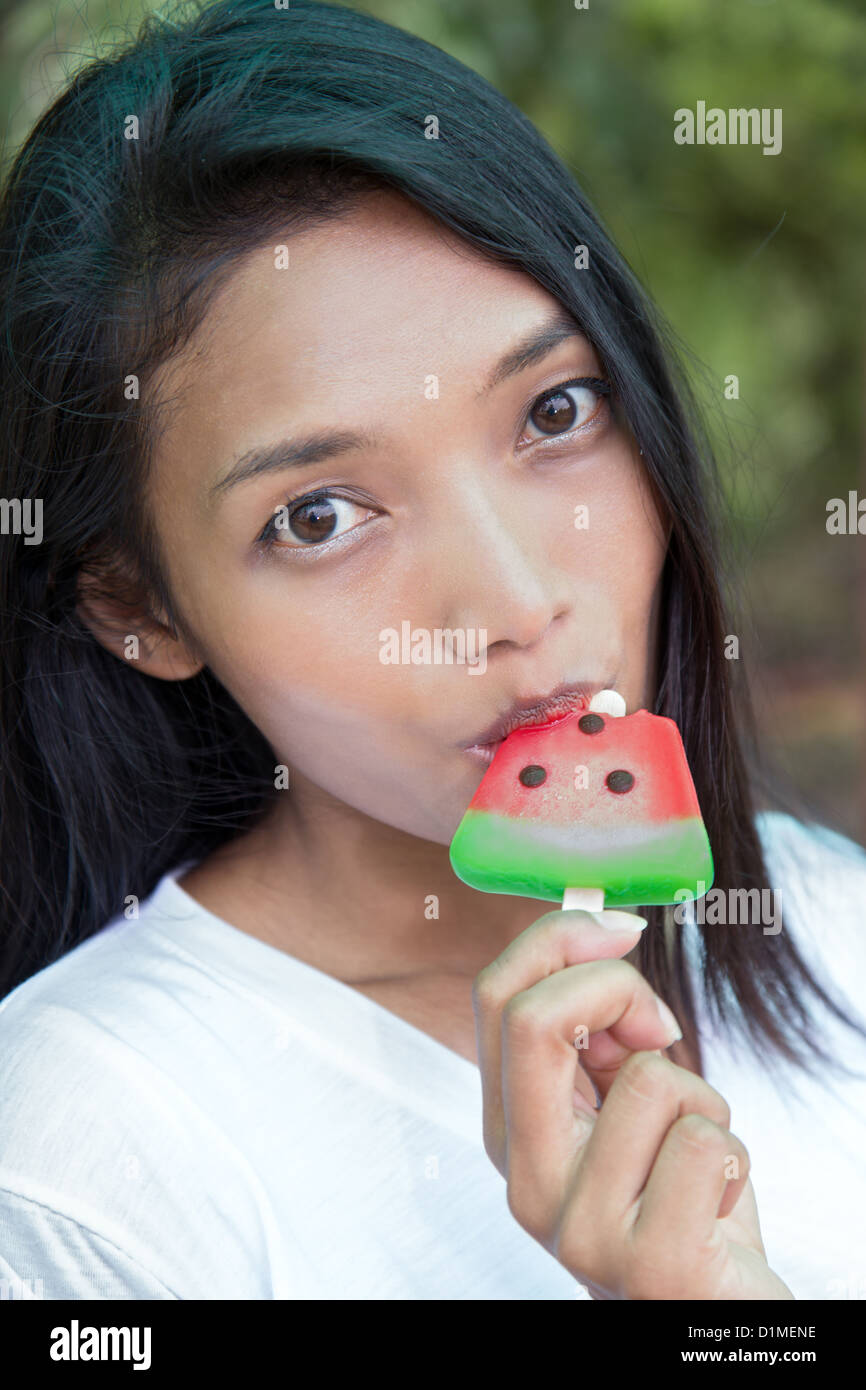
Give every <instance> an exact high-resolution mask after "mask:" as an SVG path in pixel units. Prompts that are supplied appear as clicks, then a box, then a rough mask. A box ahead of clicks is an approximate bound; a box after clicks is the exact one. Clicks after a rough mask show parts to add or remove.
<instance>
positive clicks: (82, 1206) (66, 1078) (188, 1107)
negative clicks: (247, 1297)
mask: <svg viewBox="0 0 866 1390" xmlns="http://www.w3.org/2000/svg"><path fill="white" fill-rule="evenodd" d="M146 909H147V904H146V903H143V904H142V907H141V916H140V918H139V919H137V920H130V921H127V920H124V919H115V920H113V921H112V922H111V923H108V924H107V925H106V926H105V927H104V928H103V929H102V931H100V932H99V933H97V934H96V935H95V936H94V937H92V938H90V939H89V940H87V941H85V942H83V943H82V944H81V945H79V946H77V947H75V948H74V949H73V950H72V951H70V952H68V953H67V955H65V956H64V957H62V958H61V959H60V960H58V961H56V962H54V963H53V964H52V965H50V966H48V967H46V968H45V969H44V970H41V971H39V972H38V973H37V974H36V975H34V976H31V977H30V979H28V980H25V981H24V983H23V984H21V985H19V986H18V987H17V989H15V990H13V991H12V992H11V993H10V994H9V995H7V996H6V998H5V999H3V1000H2V1002H0V1135H2V1148H0V1226H2V1228H3V1230H4V1241H5V1242H6V1244H5V1245H4V1251H3V1255H4V1260H5V1263H4V1262H2V1261H0V1275H2V1276H3V1277H5V1278H7V1279H13V1280H14V1278H18V1279H19V1280H24V1279H26V1278H27V1277H28V1274H27V1271H29V1274H30V1275H31V1276H33V1277H40V1278H42V1279H43V1280H44V1281H45V1283H46V1287H48V1286H51V1287H55V1286H56V1287H60V1288H63V1289H66V1290H67V1291H66V1292H65V1293H58V1294H53V1295H52V1294H46V1295H45V1296H48V1297H51V1296H54V1297H124V1296H125V1297H140V1298H169V1297H181V1298H188V1297H206V1298H213V1297H235V1296H236V1293H235V1292H233V1291H232V1290H236V1289H237V1287H238V1286H239V1283H240V1284H246V1286H247V1287H256V1283H257V1280H261V1278H262V1277H265V1276H266V1274H267V1256H266V1248H265V1247H266V1240H265V1239H264V1236H263V1234H262V1213H261V1210H260V1202H259V1194H258V1191H257V1188H256V1183H255V1178H254V1175H253V1174H251V1173H250V1172H249V1171H248V1165H247V1163H246V1160H245V1159H244V1157H243V1155H242V1154H241V1153H240V1152H239V1151H238V1149H237V1148H236V1146H235V1143H234V1141H233V1138H234V1137H233V1132H232V1128H231V1124H230V1109H231V1106H230V1096H228V1095H227V1096H226V1098H225V1099H226V1105H225V1109H224V1112H220V1111H219V1109H217V1112H216V1114H215V1113H214V1112H213V1111H211V1112H208V1111H207V1110H206V1109H205V1108H204V1107H203V1106H202V1105H201V1104H200V1103H199V1102H200V1095H199V1088H198V1081H199V1080H200V1078H201V1076H202V1072H203V1068H205V1067H206V1066H207V1065H208V1061H207V1059H208V1057H209V1059H210V1061H209V1065H210V1068H211V1070H212V1069H213V1056H212V1046H213V1039H212V1038H210V1041H209V1042H208V1037H205V1036H204V1035H205V1033H206V1029H205V1028H203V1027H201V1026H200V1025H199V1024H198V1023H197V1021H196V1020H195V1019H194V1018H193V1017H192V1014H193V1012H194V1011H193V1010H191V1009H190V1008H189V1001H190V998H191V991H193V990H196V989H197V990H198V991H199V993H200V994H201V993H202V992H207V991H208V990H212V991H213V992H214V994H215V995H217V994H218V986H214V985H213V984H212V983H211V982H210V981H208V980H205V981H202V980H200V979H199V974H200V972H197V969H196V963H195V962H194V961H191V960H189V959H187V958H186V957H185V956H184V954H183V953H182V952H178V953H175V952H174V951H173V949H172V944H171V941H170V940H169V939H167V938H166V937H165V935H164V934H161V933H158V932H153V933H151V932H149V931H147V930H146V924H147V920H148V918H147V910H146ZM187 1042H189V1046H187ZM209 1046H210V1049H211V1050H210V1052H209V1051H208V1047H209ZM229 1089H230V1088H228V1087H227V1088H226V1090H227V1091H228V1090H229ZM223 1117H224V1118H225V1123H222V1118H223ZM205 1153H206V1154H207V1162H206V1164H203V1163H202V1155H203V1154H205ZM193 1230H194V1233H195V1234H194V1238H192V1239H191V1238H190V1237H191V1234H192V1231H193ZM16 1265H17V1267H16ZM233 1266H234V1270H235V1273H234V1276H232V1274H231V1270H232V1267H233ZM9 1267H11V1270H12V1272H11V1273H9V1272H7V1271H8V1268H9ZM202 1268H207V1269H208V1271H209V1277H210V1278H211V1281H212V1282H211V1283H210V1285H209V1287H208V1288H207V1289H204V1288H203V1287H202V1282H201V1280H202V1274H201V1269H202ZM239 1268H240V1269H241V1270H243V1271H245V1272H244V1273H243V1274H241V1275H240V1277H239V1275H238V1270H239ZM76 1271H77V1273H76ZM220 1284H222V1285H223V1291H222V1292H219V1291H218V1289H219V1286H220ZM118 1288H120V1289H125V1290H127V1292H125V1293H124V1292H116V1290H117V1289H118ZM104 1289H108V1290H110V1292H103V1291H101V1290H104ZM148 1290H149V1291H148ZM19 1296H20V1295H19ZM261 1296H262V1297H268V1296H269V1295H268V1293H267V1291H266V1290H265V1291H263V1292H262V1294H261Z"/></svg>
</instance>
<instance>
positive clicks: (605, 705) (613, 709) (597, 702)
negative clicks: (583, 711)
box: [589, 690, 625, 719]
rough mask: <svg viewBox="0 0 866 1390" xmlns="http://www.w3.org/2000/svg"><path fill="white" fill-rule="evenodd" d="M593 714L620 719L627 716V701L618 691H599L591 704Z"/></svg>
mask: <svg viewBox="0 0 866 1390" xmlns="http://www.w3.org/2000/svg"><path fill="white" fill-rule="evenodd" d="M589 708H590V709H591V710H592V712H593V714H607V715H610V717H611V719H619V718H620V717H621V716H622V715H623V714H625V700H624V699H623V697H622V696H621V695H620V693H619V691H618V690H599V691H597V692H596V693H595V695H593V697H592V699H591V700H590V702H589Z"/></svg>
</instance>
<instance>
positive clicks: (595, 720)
mask: <svg viewBox="0 0 866 1390" xmlns="http://www.w3.org/2000/svg"><path fill="white" fill-rule="evenodd" d="M577 727H578V728H579V729H580V731H581V733H582V734H600V733H601V731H602V729H603V728H604V720H603V719H602V717H601V715H600V714H583V715H581V717H580V719H578V721H577Z"/></svg>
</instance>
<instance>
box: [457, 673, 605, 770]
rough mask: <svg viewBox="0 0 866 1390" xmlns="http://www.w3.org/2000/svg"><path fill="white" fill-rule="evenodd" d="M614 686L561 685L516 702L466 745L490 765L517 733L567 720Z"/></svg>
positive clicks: (584, 683) (585, 683) (602, 684)
mask: <svg viewBox="0 0 866 1390" xmlns="http://www.w3.org/2000/svg"><path fill="white" fill-rule="evenodd" d="M612 684H613V682H612V681H608V682H607V683H605V682H603V681H599V682H583V681H582V682H580V683H578V684H574V685H566V684H562V685H559V686H557V687H556V689H555V690H552V691H550V693H549V694H547V695H529V696H526V697H525V698H524V699H520V700H515V701H514V703H513V704H512V706H511V708H510V709H508V710H507V711H506V712H505V714H503V715H500V716H499V718H498V719H495V720H494V721H493V723H492V724H488V726H487V728H486V729H482V730H481V732H480V733H479V734H478V735H476V737H475V738H474V739H472V741H471V742H470V743H466V744H464V745H463V747H464V748H466V749H467V750H468V751H469V752H472V753H477V754H480V755H481V756H483V757H484V758H485V761H488V762H489V761H490V760H491V759H492V758H493V755H494V753H495V752H496V750H497V748H498V747H499V745H500V743H502V741H503V739H506V738H507V737H508V735H509V734H510V733H513V732H514V730H515V729H523V728H527V727H529V726H530V725H539V724H552V723H555V722H556V721H557V720H559V719H564V718H566V716H567V715H569V714H573V713H574V712H575V710H578V709H585V708H586V707H587V705H588V704H589V702H590V700H591V699H592V697H593V695H595V694H596V693H597V692H598V691H599V690H605V689H609V688H610V687H611V686H612Z"/></svg>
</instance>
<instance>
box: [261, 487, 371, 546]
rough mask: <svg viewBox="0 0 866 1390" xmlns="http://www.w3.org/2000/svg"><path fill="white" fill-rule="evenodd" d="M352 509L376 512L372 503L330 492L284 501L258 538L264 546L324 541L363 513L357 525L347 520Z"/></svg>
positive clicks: (348, 526)
mask: <svg viewBox="0 0 866 1390" xmlns="http://www.w3.org/2000/svg"><path fill="white" fill-rule="evenodd" d="M353 512H360V513H362V514H364V515H375V512H374V511H373V509H372V508H371V507H366V506H363V505H362V504H361V503H360V502H350V501H349V499H348V498H347V497H335V496H333V495H332V494H331V493H327V492H317V493H314V494H311V495H310V496H309V497H304V498H302V499H300V500H299V501H294V502H284V503H283V504H282V506H279V507H277V508H276V510H275V512H274V515H273V517H272V519H271V520H270V521H269V522H268V524H267V526H266V527H265V529H264V531H262V533H261V535H260V536H259V541H260V542H261V544H262V545H264V546H265V548H269V547H270V546H272V545H282V546H286V547H288V548H289V549H293V550H297V549H302V548H304V547H309V546H315V545H321V544H322V543H323V542H324V541H332V540H335V539H336V538H337V536H342V535H345V534H346V532H347V531H352V530H354V529H355V526H356V525H360V522H361V521H362V520H363V519H364V516H363V515H362V516H361V517H360V518H359V520H358V521H356V522H355V523H354V525H347V524H346V523H349V522H351V521H352V513H353Z"/></svg>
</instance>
